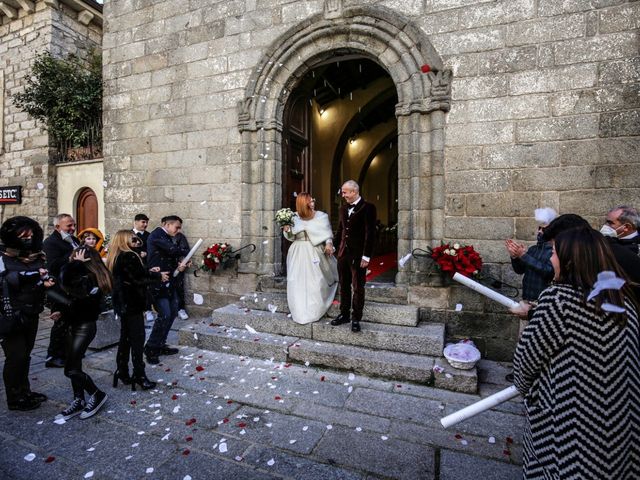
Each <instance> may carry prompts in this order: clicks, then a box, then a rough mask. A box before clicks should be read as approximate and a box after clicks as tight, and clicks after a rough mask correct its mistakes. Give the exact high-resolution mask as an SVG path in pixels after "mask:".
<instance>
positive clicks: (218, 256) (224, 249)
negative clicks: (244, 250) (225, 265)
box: [200, 242, 232, 273]
mask: <svg viewBox="0 0 640 480" xmlns="http://www.w3.org/2000/svg"><path fill="white" fill-rule="evenodd" d="M231 254H232V248H231V245H229V244H228V243H227V242H219V243H214V244H213V245H211V246H210V247H209V248H207V249H206V250H205V251H204V252H203V253H202V255H203V256H204V258H203V259H202V265H200V268H201V269H202V270H204V271H205V272H211V273H213V272H215V271H216V268H218V265H219V264H220V263H222V262H223V261H224V260H225V259H226V258H229V257H231Z"/></svg>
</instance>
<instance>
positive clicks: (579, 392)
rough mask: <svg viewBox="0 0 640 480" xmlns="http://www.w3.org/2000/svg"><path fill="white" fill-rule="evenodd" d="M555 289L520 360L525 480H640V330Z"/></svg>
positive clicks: (542, 304)
mask: <svg viewBox="0 0 640 480" xmlns="http://www.w3.org/2000/svg"><path fill="white" fill-rule="evenodd" d="M626 308H627V321H626V324H625V325H620V324H619V323H616V321H615V320H614V319H613V318H612V316H611V315H609V314H605V315H602V314H598V313H597V312H596V309H595V303H594V302H593V301H592V302H589V303H588V304H585V303H584V301H583V294H582V292H581V291H580V290H578V289H575V288H573V287H571V286H569V285H552V286H550V287H548V288H547V289H546V290H545V291H544V292H542V294H541V295H540V298H539V303H538V306H537V308H536V310H535V313H534V315H533V318H532V319H531V323H530V324H529V325H528V326H527V328H526V329H525V330H524V332H523V334H522V337H521V338H520V342H519V343H518V347H517V349H516V353H515V356H514V380H515V382H514V383H515V385H516V387H517V388H518V390H519V391H520V393H522V394H523V395H524V396H525V405H526V411H527V420H528V421H527V425H526V427H525V432H524V478H525V479H561V480H567V479H598V480H603V479H612V480H613V479H615V480H626V479H628V480H631V479H638V478H640V346H639V341H640V330H639V327H638V315H637V312H636V310H635V309H634V307H633V306H632V304H631V303H630V302H627V304H626Z"/></svg>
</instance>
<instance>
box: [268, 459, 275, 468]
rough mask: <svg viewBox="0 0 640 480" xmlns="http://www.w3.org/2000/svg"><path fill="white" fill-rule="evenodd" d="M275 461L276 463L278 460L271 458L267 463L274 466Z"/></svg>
mask: <svg viewBox="0 0 640 480" xmlns="http://www.w3.org/2000/svg"><path fill="white" fill-rule="evenodd" d="M274 463H276V461H275V460H274V459H273V458H272V459H271V460H269V461H268V462H267V465H269V466H270V467H271V466H273V464H274Z"/></svg>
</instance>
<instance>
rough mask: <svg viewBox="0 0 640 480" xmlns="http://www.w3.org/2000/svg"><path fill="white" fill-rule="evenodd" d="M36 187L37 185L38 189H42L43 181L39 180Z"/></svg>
mask: <svg viewBox="0 0 640 480" xmlns="http://www.w3.org/2000/svg"><path fill="white" fill-rule="evenodd" d="M36 187H38V190H44V183H40V182H38V183H37V184H36Z"/></svg>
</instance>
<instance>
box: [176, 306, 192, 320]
mask: <svg viewBox="0 0 640 480" xmlns="http://www.w3.org/2000/svg"><path fill="white" fill-rule="evenodd" d="M178 316H179V317H180V319H181V320H186V319H187V318H189V314H188V313H187V312H186V310H185V309H184V308H183V309H182V310H178Z"/></svg>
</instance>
